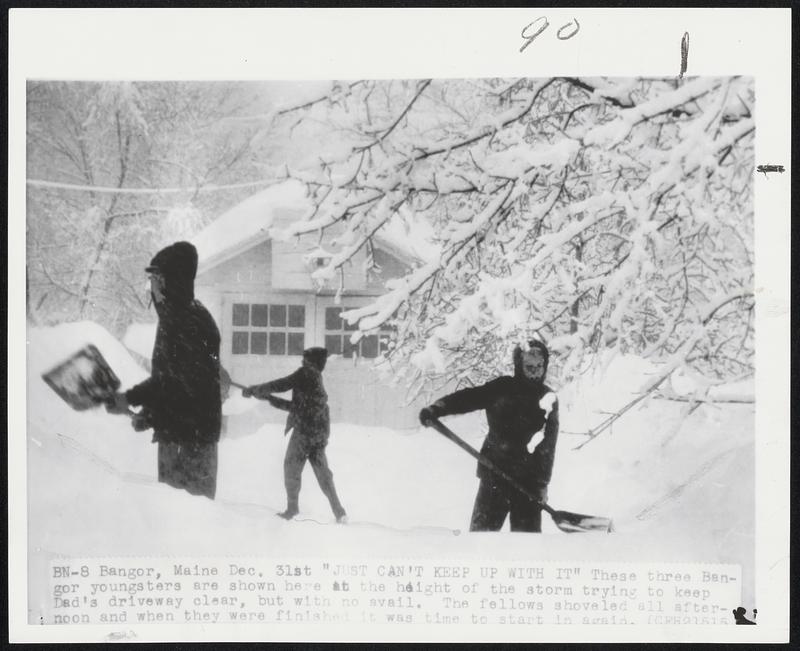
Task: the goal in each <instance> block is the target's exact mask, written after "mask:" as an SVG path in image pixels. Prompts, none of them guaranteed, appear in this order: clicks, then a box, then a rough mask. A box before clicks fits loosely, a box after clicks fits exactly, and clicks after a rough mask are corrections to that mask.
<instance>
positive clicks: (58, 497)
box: [27, 323, 755, 621]
mask: <svg viewBox="0 0 800 651" xmlns="http://www.w3.org/2000/svg"><path fill="white" fill-rule="evenodd" d="M86 343H93V344H95V345H96V346H97V347H98V348H99V349H100V351H101V352H102V353H103V355H104V356H105V357H106V359H107V360H108V362H109V363H110V365H111V366H112V368H113V369H114V370H115V372H116V373H117V375H118V376H119V378H120V380H121V381H122V385H123V388H125V387H129V386H131V385H133V384H134V383H136V382H138V381H140V380H141V379H143V378H144V377H146V372H145V371H144V370H143V369H142V368H141V367H140V366H139V365H138V364H136V362H134V360H133V358H132V357H131V355H130V354H129V353H128V351H127V350H126V348H125V347H124V346H123V345H122V344H121V343H120V342H119V341H117V340H116V339H114V338H113V337H112V336H111V335H110V334H109V333H108V332H107V331H106V330H104V329H103V328H102V327H100V326H98V325H96V324H94V323H71V324H64V325H60V326H57V327H54V328H43V329H30V330H29V343H28V427H27V449H28V459H27V464H28V503H29V520H28V550H29V602H30V603H29V606H30V613H31V618H32V619H31V621H36V620H37V614H36V613H37V612H39V610H40V608H41V607H42V606H43V604H44V603H45V599H46V597H47V586H48V576H47V564H48V562H49V561H50V560H51V559H52V558H55V557H58V556H65V557H69V556H125V555H140V556H146V555H215V554H216V555H228V556H237V555H242V556H244V555H258V556H265V557H276V558H280V557H284V558H285V557H296V556H298V555H304V554H307V555H309V556H317V557H319V556H325V557H329V558H335V557H337V556H341V557H343V558H348V557H353V556H354V555H362V556H363V555H365V554H366V555H368V556H369V557H382V556H385V557H392V556H403V557H414V556H418V557H442V558H445V557H446V558H458V557H462V558H474V559H479V558H492V559H497V560H526V559H527V560H530V559H541V560H546V559H551V560H556V559H573V560H579V559H581V560H597V561H612V560H616V561H630V562H635V561H657V560H662V561H666V562H692V561H694V562H720V563H737V564H741V565H742V576H743V588H744V594H743V597H744V603H748V595H752V589H753V587H752V586H753V544H754V494H755V491H754V454H753V405H752V404H742V403H702V404H700V405H699V406H697V407H696V408H694V409H692V408H691V403H687V402H681V401H676V400H662V399H656V398H651V399H648V400H644V401H642V403H640V404H639V405H638V406H637V408H635V409H632V410H631V411H630V412H628V413H627V414H626V415H625V416H624V417H623V418H621V419H620V420H618V421H617V422H615V423H614V424H613V426H612V427H611V428H610V429H609V430H607V431H605V432H603V433H602V434H601V435H599V436H598V437H597V438H596V439H594V440H593V441H591V442H590V443H588V444H586V445H585V446H584V447H582V448H581V449H580V450H575V449H574V448H575V447H576V446H577V445H579V444H580V443H583V442H585V440H586V436H585V432H586V431H587V429H588V428H590V427H591V426H592V425H594V424H596V423H597V422H599V421H601V420H602V419H604V418H605V416H604V413H605V412H609V411H613V410H614V409H615V408H618V407H619V406H621V405H622V404H625V403H626V402H627V401H629V400H630V398H631V396H633V394H632V393H631V392H632V391H634V390H635V389H636V387H638V386H639V385H640V384H641V382H642V380H643V378H644V377H646V375H647V374H648V373H650V372H652V369H651V368H650V366H649V365H648V364H647V363H645V362H643V361H642V360H641V359H638V358H625V357H618V358H616V359H614V360H613V361H612V362H611V363H610V364H609V365H608V367H607V369H606V370H605V372H604V373H603V375H602V377H591V378H584V379H583V380H582V381H581V382H579V383H575V384H573V385H571V386H569V387H565V388H563V389H562V390H561V391H559V400H560V404H561V434H560V437H559V444H558V449H557V453H556V466H555V469H554V473H553V481H552V483H551V485H550V490H549V494H550V500H549V501H550V503H551V504H552V505H553V506H554V507H555V508H558V509H566V510H574V511H578V512H582V513H595V514H597V515H602V516H610V517H613V518H614V521H615V527H616V530H617V532H616V533H615V534H613V535H605V534H578V535H566V534H562V533H560V532H558V530H557V529H556V528H555V526H554V525H553V524H552V522H550V521H549V518H547V517H546V516H545V517H544V519H543V520H544V529H545V531H544V535H541V536H537V535H531V534H512V533H510V532H502V533H500V534H469V533H467V529H468V523H469V516H470V511H471V508H472V501H473V498H474V493H475V489H476V488H477V479H476V477H475V464H474V461H473V460H472V459H471V458H469V457H468V456H467V455H465V454H464V453H463V452H462V451H461V450H459V449H458V448H456V447H455V446H454V445H452V444H450V443H449V442H447V441H446V440H445V439H444V438H442V437H440V436H439V435H438V434H436V433H435V432H434V431H433V430H427V429H423V428H420V429H418V430H412V431H402V432H401V431H394V430H390V429H385V428H374V427H359V426H354V425H350V424H347V423H342V422H335V423H333V424H332V434H331V442H330V445H329V448H328V456H329V460H330V464H331V468H332V470H333V472H334V474H335V479H336V483H337V489H338V490H339V494H340V496H341V498H342V501H343V503H344V505H345V508H346V509H347V510H348V513H349V515H350V518H351V521H352V522H353V524H352V525H351V526H346V527H343V526H334V525H332V526H325V525H328V524H331V523H332V522H333V516H332V514H331V513H330V510H329V507H328V504H327V502H326V500H325V498H324V497H323V496H322V494H321V492H320V491H319V488H318V487H317V485H316V482H315V481H314V479H313V475H312V473H311V470H310V469H308V468H307V469H306V472H305V474H304V478H305V482H304V488H303V491H302V493H301V502H300V506H301V516H300V517H301V520H300V521H295V522H289V523H287V522H284V521H283V520H281V519H279V518H276V517H275V516H274V513H275V512H277V511H278V510H281V509H282V508H283V506H284V490H283V476H282V463H283V451H284V448H285V439H284V437H283V435H282V431H283V427H282V426H280V425H274V424H267V425H264V426H262V427H261V428H259V429H257V430H256V431H252V430H251V431H236V427H237V424H236V419H235V418H230V419H229V422H228V431H227V433H226V434H225V435H224V437H223V439H222V440H221V442H220V450H219V475H218V477H219V478H218V491H217V500H216V501H210V500H207V499H205V498H199V497H193V496H191V495H189V494H188V493H185V492H183V491H177V490H174V489H172V488H169V487H167V486H165V485H162V484H158V483H157V481H156V454H155V446H154V445H152V444H151V442H150V432H134V431H133V430H132V429H131V427H130V424H129V421H128V420H127V418H126V417H122V416H114V415H110V414H107V413H106V412H105V411H104V410H102V409H97V410H92V411H89V412H80V413H79V412H73V411H71V410H70V409H69V407H68V406H67V405H66V404H64V403H62V402H61V401H60V400H59V398H58V397H57V396H56V395H55V393H53V391H52V390H51V389H50V388H49V387H48V386H47V385H46V384H45V383H44V382H43V381H42V379H41V373H42V372H43V371H45V370H46V369H48V368H50V367H52V366H53V365H55V364H57V363H58V362H59V361H61V360H63V359H64V358H66V357H67V356H68V355H69V354H70V353H72V352H74V350H76V349H77V348H79V347H80V346H82V345H84V344H86ZM741 390H742V388H741V387H738V388H737V391H739V392H741ZM234 399H235V400H236V401H238V402H241V401H245V402H247V401H246V400H245V399H243V398H241V397H240V396H239V397H235V398H234ZM240 406H241V405H240ZM235 411H236V410H235V409H234V410H229V413H231V412H235ZM447 423H448V425H449V426H450V427H452V429H453V430H454V431H456V432H457V433H459V434H460V435H462V436H463V437H464V438H465V439H466V440H467V441H469V442H470V443H471V444H473V445H475V446H479V445H480V442H481V439H482V437H483V436H484V434H485V431H486V423H485V418H484V417H483V415H482V414H470V415H467V416H462V417H454V418H448V419H447ZM454 534H458V535H454Z"/></svg>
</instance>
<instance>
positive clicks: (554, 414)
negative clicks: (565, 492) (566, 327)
mask: <svg viewBox="0 0 800 651" xmlns="http://www.w3.org/2000/svg"><path fill="white" fill-rule="evenodd" d="M528 346H530V347H532V348H533V347H535V348H538V349H539V350H540V351H541V352H542V354H543V355H544V360H545V362H544V371H545V373H546V371H547V361H548V352H547V348H546V347H545V346H544V345H543V344H542V343H541V342H539V341H538V340H534V341H531V342H529V343H528ZM548 394H551V396H549V397H548ZM548 398H549V399H548ZM428 409H429V414H430V416H432V417H435V418H438V417H440V416H448V415H454V414H465V413H468V412H472V411H478V410H481V409H483V410H485V411H486V420H487V422H488V424H489V432H488V434H487V435H486V439H485V441H484V443H483V446H482V447H481V453H482V454H484V455H485V456H486V457H488V458H489V459H490V460H491V461H493V462H494V463H495V464H496V465H497V466H499V467H500V468H502V469H503V470H505V471H506V472H508V473H509V474H510V475H512V476H513V477H514V478H515V479H516V480H517V481H518V482H520V483H521V484H522V485H523V486H525V487H526V488H528V489H529V490H531V491H532V492H534V493H535V494H538V495H539V496H540V497H541V499H542V500H544V499H546V495H547V485H548V483H549V482H550V477H551V475H552V472H553V462H554V459H555V448H556V441H557V439H558V401H557V400H556V397H555V394H554V393H553V392H552V390H551V389H550V387H548V386H547V385H546V384H544V382H543V381H542V380H532V379H530V378H528V377H526V376H525V374H524V372H523V369H522V349H521V348H520V347H517V348H515V350H514V375H513V377H512V376H501V377H499V378H496V379H494V380H491V381H489V382H487V383H486V384H483V385H481V386H477V387H470V388H468V389H462V390H460V391H456V392H454V393H451V394H449V395H447V396H444V397H443V398H440V399H439V400H437V401H436V402H435V403H433V404H432V405H431V406H430V407H428ZM542 430H543V436H542V438H541V441H540V442H539V443H538V444H537V445H536V446H535V447H534V449H533V451H532V452H531V451H529V449H528V446H529V444H530V443H531V440H532V439H533V437H534V435H536V434H537V433H538V432H540V431H542ZM477 474H478V477H480V479H481V486H480V487H479V492H478V497H477V498H476V502H475V509H474V511H473V519H472V526H473V530H496V529H500V528H501V526H502V524H503V521H504V520H505V517H506V515H507V514H508V512H509V510H510V511H511V527H512V530H513V529H516V530H527V531H530V530H538V527H537V525H536V523H535V521H536V519H537V516H538V520H539V522H540V521H541V510H540V509H539V508H538V507H536V505H535V504H533V503H532V502H531V501H530V500H529V499H528V498H527V497H525V496H524V495H522V493H520V492H519V491H518V490H516V489H515V488H513V487H512V486H509V485H508V484H507V483H506V482H505V481H503V480H502V479H498V478H497V477H496V476H495V475H494V474H493V473H492V471H491V470H489V469H488V468H486V467H484V466H482V465H481V464H478V471H477ZM498 520H499V524H498ZM539 526H540V525H539ZM531 527H533V528H531Z"/></svg>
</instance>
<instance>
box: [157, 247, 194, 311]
mask: <svg viewBox="0 0 800 651" xmlns="http://www.w3.org/2000/svg"><path fill="white" fill-rule="evenodd" d="M145 271H146V272H147V273H158V274H160V275H162V276H163V277H164V294H165V295H166V296H167V298H169V299H171V300H177V301H191V300H192V299H193V298H194V278H195V275H196V274H197V249H196V248H195V247H194V245H193V244H190V243H189V242H175V244H170V245H169V246H168V247H166V248H163V249H161V250H160V251H159V252H158V253H156V254H155V255H154V256H153V259H152V260H150V264H149V265H148V266H147V267H146V268H145Z"/></svg>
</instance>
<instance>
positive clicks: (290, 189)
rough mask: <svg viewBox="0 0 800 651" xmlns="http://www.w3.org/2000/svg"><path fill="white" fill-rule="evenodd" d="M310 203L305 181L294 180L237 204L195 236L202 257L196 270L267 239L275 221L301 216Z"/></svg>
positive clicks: (220, 261) (231, 256)
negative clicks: (304, 184)
mask: <svg viewBox="0 0 800 651" xmlns="http://www.w3.org/2000/svg"><path fill="white" fill-rule="evenodd" d="M310 206H311V202H310V201H309V199H308V198H307V197H306V192H305V187H304V186H303V184H302V183H300V182H299V181H291V180H290V181H285V182H282V183H278V184H276V185H271V186H270V187H268V188H266V189H265V190H262V191H261V192H258V193H257V194H254V195H253V196H252V197H248V198H247V199H245V200H244V201H242V202H241V203H238V204H236V205H235V206H233V208H230V209H229V210H227V211H225V212H224V213H222V214H221V215H220V216H219V217H218V218H217V219H215V220H214V221H213V222H212V223H211V224H209V225H208V226H206V227H205V228H204V229H203V230H202V231H200V232H199V233H198V234H197V235H195V236H194V237H193V238H192V240H191V241H192V244H194V245H195V246H196V247H197V254H198V257H199V261H198V269H197V273H198V274H202V273H203V272H205V271H208V270H209V269H211V268H212V267H216V266H217V265H218V264H221V263H223V262H226V261H227V260H230V259H231V258H233V257H235V256H237V255H239V254H240V253H243V252H244V251H246V250H247V249H250V248H252V247H254V246H256V245H258V244H261V243H262V242H264V241H266V240H268V239H269V238H270V235H269V230H270V228H272V226H273V225H274V224H276V223H278V222H280V221H284V220H295V219H298V218H300V217H301V216H302V215H303V214H304V213H305V212H306V211H307V210H308V209H309V208H310Z"/></svg>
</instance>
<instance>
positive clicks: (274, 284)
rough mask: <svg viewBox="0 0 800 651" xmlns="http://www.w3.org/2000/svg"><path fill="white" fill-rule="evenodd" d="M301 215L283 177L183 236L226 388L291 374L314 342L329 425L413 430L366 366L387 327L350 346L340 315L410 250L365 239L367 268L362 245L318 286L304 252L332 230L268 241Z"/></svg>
mask: <svg viewBox="0 0 800 651" xmlns="http://www.w3.org/2000/svg"><path fill="white" fill-rule="evenodd" d="M308 209H309V201H308V199H307V198H306V197H305V188H304V186H303V185H302V184H300V183H299V182H296V181H287V182H285V183H281V184H279V185H275V186H271V187H269V188H267V189H266V190H263V191H262V192H259V193H258V194H256V195H254V196H252V197H250V198H248V199H246V200H245V201H243V202H241V203H240V204H238V205H236V206H234V207H233V208H231V209H230V210H228V211H227V212H225V213H223V214H222V215H220V217H219V218H218V219H216V220H215V221H214V222H213V223H211V224H209V225H208V226H207V227H206V228H205V229H203V230H202V231H201V232H200V233H198V234H197V235H196V236H195V237H193V238H192V242H193V243H194V244H195V246H196V247H197V250H198V254H199V266H198V273H197V279H196V281H195V292H196V295H197V297H198V298H199V299H200V300H201V301H202V302H203V303H204V304H205V306H206V307H207V308H208V309H209V311H210V312H211V313H212V315H213V316H214V319H215V320H216V322H217V325H218V326H219V329H220V334H221V336H222V344H221V357H222V365H223V366H224V367H225V369H226V370H227V371H228V373H229V374H230V376H231V378H232V379H233V380H234V381H235V382H237V383H239V384H245V385H250V384H255V383H259V382H264V381H267V380H271V379H275V378H277V377H281V376H283V375H287V374H289V373H291V372H292V371H293V370H295V369H296V368H297V367H298V366H299V365H300V362H301V355H302V352H303V350H304V349H305V348H308V347H310V346H324V347H325V348H327V349H328V351H329V354H330V358H329V361H328V365H327V367H326V369H325V373H324V379H325V387H326V390H327V392H328V398H329V403H330V408H331V419H332V420H333V421H334V422H350V423H358V424H364V425H382V426H386V427H393V428H399V427H413V426H415V425H416V423H417V420H416V414H417V412H418V409H419V405H406V404H405V403H406V396H405V394H404V392H403V391H402V389H399V388H396V387H394V388H393V387H391V386H389V384H388V382H382V381H381V379H380V377H379V374H378V373H377V372H375V371H374V370H373V369H372V368H371V367H372V365H373V363H374V361H375V359H376V358H377V357H378V356H379V354H380V353H381V352H382V351H383V350H385V348H386V345H387V343H388V340H389V337H390V334H391V333H390V331H389V330H386V329H384V330H380V331H378V332H374V333H371V334H369V335H366V336H364V337H362V339H361V340H360V341H359V342H358V343H357V344H351V342H350V336H351V335H352V333H353V331H354V330H355V329H356V326H355V325H352V326H351V325H349V324H347V322H346V321H344V320H343V319H342V318H341V316H340V314H341V312H342V311H346V310H348V309H352V308H354V307H359V306H362V305H366V304H368V303H370V302H372V301H373V300H374V299H375V297H377V296H380V295H381V294H383V293H384V292H385V291H386V289H385V283H386V281H387V280H388V279H390V278H396V277H400V276H403V275H405V273H406V272H407V271H408V270H409V269H410V267H411V265H413V264H414V262H415V260H414V258H413V254H409V253H408V252H407V251H402V250H400V248H399V247H398V246H397V245H396V244H393V243H392V242H391V241H389V240H382V239H381V238H379V237H378V238H375V240H374V247H373V251H372V256H373V259H374V261H375V263H376V266H377V270H374V269H373V270H368V269H367V265H366V262H367V259H366V256H367V252H366V250H364V249H363V248H362V250H360V251H359V252H358V253H357V254H356V255H355V257H354V259H353V260H351V261H349V262H348V263H347V264H346V265H344V267H343V269H342V274H341V276H340V278H339V279H338V281H337V282H335V283H334V285H336V286H334V287H326V288H323V289H319V288H317V287H316V285H315V282H314V281H313V280H312V277H311V274H312V272H313V271H314V270H315V269H316V268H318V267H319V266H321V265H323V264H325V260H323V259H320V258H318V257H314V255H309V254H314V252H319V251H320V250H325V249H326V244H327V243H329V242H330V240H331V238H333V237H335V233H333V232H330V233H329V232H327V231H326V233H325V235H324V237H323V239H322V240H320V236H319V234H318V233H313V234H309V235H304V236H301V237H299V238H293V239H292V240H291V241H287V242H284V241H278V240H273V239H271V238H270V236H269V230H270V228H273V227H278V228H280V227H282V226H286V225H287V224H289V223H291V222H293V221H296V220H297V219H299V218H301V217H302V216H303V215H304V214H306V213H307V211H308ZM397 239H398V238H394V240H395V241H397ZM339 285H341V287H342V289H341V292H340V296H339V297H338V300H337V292H338V289H339ZM265 405H266V406H265ZM257 412H258V413H257V417H258V418H262V419H263V420H271V421H275V420H282V419H284V418H285V413H283V412H280V411H278V410H276V409H274V408H272V407H270V406H269V405H268V404H267V403H262V404H261V405H259V408H258V410H257Z"/></svg>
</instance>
